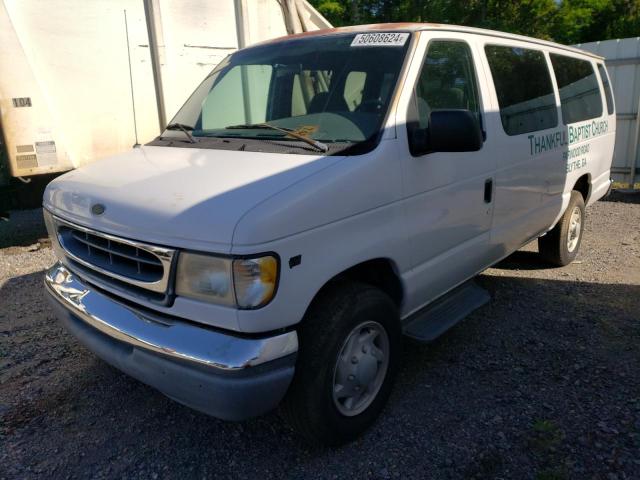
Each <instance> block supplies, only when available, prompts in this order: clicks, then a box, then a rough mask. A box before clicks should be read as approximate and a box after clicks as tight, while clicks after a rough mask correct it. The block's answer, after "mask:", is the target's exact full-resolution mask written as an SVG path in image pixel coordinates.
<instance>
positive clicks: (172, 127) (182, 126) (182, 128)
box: [165, 123, 196, 143]
mask: <svg viewBox="0 0 640 480" xmlns="http://www.w3.org/2000/svg"><path fill="white" fill-rule="evenodd" d="M165 129H166V130H180V131H181V132H182V133H184V134H185V135H186V136H187V138H188V139H189V141H190V142H191V143H196V139H195V138H193V135H191V134H190V133H189V130H193V127H192V126H191V125H185V124H184V123H170V124H169V125H167V126H166V127H165Z"/></svg>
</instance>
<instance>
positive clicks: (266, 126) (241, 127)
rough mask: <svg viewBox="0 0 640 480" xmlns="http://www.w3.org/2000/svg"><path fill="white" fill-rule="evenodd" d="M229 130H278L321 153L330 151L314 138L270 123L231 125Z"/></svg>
mask: <svg viewBox="0 0 640 480" xmlns="http://www.w3.org/2000/svg"><path fill="white" fill-rule="evenodd" d="M224 128H225V129H227V130H236V129H237V130H250V129H254V128H255V129H261V128H262V129H271V130H277V131H278V132H282V133H286V134H287V135H289V136H291V137H294V138H296V139H298V140H302V141H303V142H305V143H307V144H309V145H311V146H312V147H315V148H317V149H318V150H320V151H321V152H323V153H325V152H327V151H328V150H329V147H328V146H327V145H326V144H324V143H322V142H319V141H318V140H314V139H313V138H309V137H305V136H304V135H300V134H299V133H297V132H295V131H294V130H292V129H290V128H284V127H276V126H275V125H271V124H270V123H254V124H247V125H229V126H228V127H224Z"/></svg>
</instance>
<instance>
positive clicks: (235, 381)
mask: <svg viewBox="0 0 640 480" xmlns="http://www.w3.org/2000/svg"><path fill="white" fill-rule="evenodd" d="M45 285H46V288H47V291H48V293H49V297H50V299H51V301H52V302H51V303H52V305H53V307H54V309H55V310H56V313H57V315H58V317H59V318H60V320H61V321H62V322H63V323H64V324H65V326H66V327H67V328H68V329H69V330H70V331H71V332H72V333H73V334H74V335H75V336H76V337H77V338H78V339H79V340H80V342H81V343H83V344H84V345H85V346H86V347H87V348H89V349H90V350H91V351H93V352H94V353H95V354H96V355H98V356H99V357H101V358H102V359H103V360H105V361H106V362H108V363H110V364H111V365H113V366H115V367H116V368H119V369H120V370H122V371H123V372H125V373H127V374H129V375H131V376H132V377H134V378H136V379H138V380H140V381H141V382H144V383H146V384H148V385H150V386H152V387H154V388H156V389H158V390H160V391H161V392H162V393H164V394H165V395H167V396H168V397H171V398H173V399H174V400H176V401H178V402H180V403H183V404H185V405H187V406H189V407H191V408H194V409H196V410H199V411H202V412H204V413H207V414H209V415H213V416H215V417H218V418H222V419H225V420H242V419H245V418H249V417H253V416H257V415H260V414H263V413H266V412H268V411H269V410H272V409H273V408H275V407H276V405H277V404H278V403H280V401H281V400H282V398H283V397H284V395H285V393H286V391H287V388H288V387H289V384H290V383H291V379H292V378H293V372H294V364H295V357H296V352H297V350H298V337H297V334H296V332H295V331H289V332H285V333H280V334H276V335H273V336H268V337H263V338H255V337H252V338H247V337H242V336H236V335H232V334H228V333H221V332H220V331H219V330H213V329H210V328H207V327H204V326H198V325H196V324H193V323H191V322H186V321H182V320H179V319H176V318H167V317H166V316H160V315H157V314H154V313H152V312H150V311H146V310H145V311H142V310H139V309H136V308H134V307H131V306H129V305H127V304H124V303H121V302H118V301H116V300H114V299H113V298H111V297H110V296H107V295H105V294H104V293H102V292H101V291H99V290H98V289H96V288H94V287H93V286H91V285H89V284H88V283H86V282H84V281H83V280H81V279H80V278H78V277H77V276H76V275H75V274H73V273H71V272H70V271H69V270H68V269H67V268H66V267H64V266H63V265H62V264H60V263H57V264H56V265H54V266H53V267H51V269H49V271H48V272H47V273H46V275H45Z"/></svg>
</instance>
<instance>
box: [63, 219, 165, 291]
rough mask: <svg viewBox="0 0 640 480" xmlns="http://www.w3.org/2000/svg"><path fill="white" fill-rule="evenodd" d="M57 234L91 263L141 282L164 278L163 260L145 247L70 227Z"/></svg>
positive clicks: (69, 248) (72, 252) (72, 251)
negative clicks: (143, 248)
mask: <svg viewBox="0 0 640 480" xmlns="http://www.w3.org/2000/svg"><path fill="white" fill-rule="evenodd" d="M58 235H60V237H62V241H63V245H64V247H65V249H66V250H67V251H68V252H69V253H71V254H72V255H74V256H75V257H77V258H78V259H81V260H84V261H85V262H88V263H90V264H91V265H94V266H96V267H99V268H101V269H103V270H107V271H109V272H113V273H117V274H119V275H124V276H126V277H129V278H132V279H134V280H138V281H140V282H157V281H159V280H160V279H162V274H163V270H164V269H163V267H162V262H161V261H160V259H159V258H158V257H157V256H155V255H154V254H152V253H150V252H148V251H146V250H142V249H140V248H138V247H134V246H131V245H127V244H125V243H122V242H118V241H115V240H111V239H110V238H104V237H101V236H98V235H95V234H93V233H89V232H86V231H81V230H77V229H74V228H69V227H62V228H60V229H59V230H58Z"/></svg>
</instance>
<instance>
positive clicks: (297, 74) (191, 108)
mask: <svg viewBox="0 0 640 480" xmlns="http://www.w3.org/2000/svg"><path fill="white" fill-rule="evenodd" d="M373 35H378V36H380V35H387V36H388V37H383V38H382V40H383V41H376V40H379V39H380V37H377V39H376V38H373V37H372V36H373ZM363 36H365V37H366V36H370V37H368V38H364V39H363ZM385 41H386V43H385ZM408 45H409V34H408V33H402V32H393V33H386V34H381V33H372V34H345V35H328V36H318V37H307V38H304V37H303V38H297V39H291V40H287V41H281V42H275V43H270V44H265V45H259V46H256V47H252V48H248V49H245V50H241V51H239V52H236V53H234V54H233V55H231V56H229V57H227V59H225V60H224V61H223V62H222V63H221V64H220V65H218V67H216V69H215V70H214V71H213V72H212V73H211V74H210V75H209V76H208V77H207V78H206V79H205V80H204V82H202V84H201V85H200V86H199V87H198V88H197V89H196V91H195V92H194V93H193V95H192V96H191V97H190V98H189V100H188V101H187V102H186V103H185V105H184V106H183V107H182V108H181V109H180V111H179V112H178V113H177V114H176V116H175V117H174V118H173V120H172V121H171V122H170V124H174V125H173V127H174V128H172V129H171V130H167V131H165V132H164V133H163V135H162V137H161V138H164V139H166V138H171V139H177V138H178V137H182V138H184V132H180V131H177V129H176V128H175V125H176V124H177V125H179V126H180V127H185V128H187V129H188V131H189V133H190V134H191V135H192V136H193V137H194V138H195V139H196V140H200V141H199V142H197V143H198V144H199V146H200V147H202V148H216V145H217V144H216V143H215V142H213V143H212V142H205V141H204V138H225V139H230V138H238V139H244V140H246V139H252V140H259V141H263V140H264V141H266V143H267V144H268V142H269V141H270V140H276V139H277V140H278V142H277V143H281V141H285V140H286V141H287V143H289V142H291V143H296V142H297V143H298V144H300V146H305V143H304V142H302V141H301V140H300V138H299V137H300V135H302V136H304V137H307V138H309V139H313V140H316V141H318V142H322V144H323V145H326V146H327V147H328V150H329V152H333V151H335V150H336V149H335V148H334V147H332V144H336V145H337V144H342V149H344V148H345V144H349V145H351V146H353V144H363V143H364V144H366V143H368V144H373V145H375V143H377V139H378V133H379V131H380V128H381V125H382V122H383V120H384V117H385V115H386V112H387V110H388V107H389V103H390V101H391V98H392V95H393V91H394V88H395V86H396V83H397V80H398V76H399V75H400V70H401V68H402V64H403V61H404V58H405V55H406V51H407V48H408ZM265 124H267V125H265ZM270 126H275V127H278V128H277V129H276V128H270ZM283 130H289V131H291V132H293V133H294V134H297V137H298V138H296V135H289V134H287V132H286V131H283ZM198 137H200V138H198ZM194 146H195V145H194ZM266 148H267V150H268V146H267V147H266ZM264 149H265V147H264V146H263V147H261V150H264ZM281 150H282V147H281V146H280V148H279V149H278V148H277V146H274V151H281ZM301 150H303V151H302V152H301V153H304V150H305V149H304V148H301ZM307 150H308V148H307ZM315 153H317V150H315Z"/></svg>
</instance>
